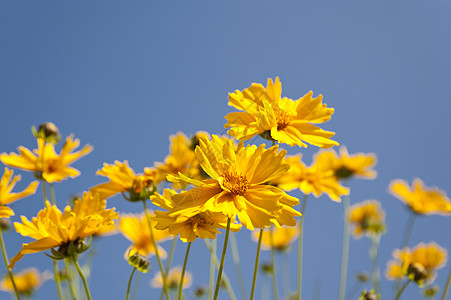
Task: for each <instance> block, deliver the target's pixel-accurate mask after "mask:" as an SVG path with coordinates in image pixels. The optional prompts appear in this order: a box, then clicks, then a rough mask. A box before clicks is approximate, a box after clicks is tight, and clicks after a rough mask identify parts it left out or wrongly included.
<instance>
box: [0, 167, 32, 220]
mask: <svg viewBox="0 0 451 300" xmlns="http://www.w3.org/2000/svg"><path fill="white" fill-rule="evenodd" d="M13 174H14V171H13V170H9V169H8V168H5V172H4V173H3V176H2V179H1V181H0V218H9V217H10V216H14V211H13V210H12V209H11V208H9V207H7V206H6V205H7V204H10V203H11V202H14V201H16V200H19V199H22V198H25V197H27V196H29V195H32V194H34V193H35V192H36V189H37V187H38V184H39V183H38V182H37V181H33V182H32V183H30V184H29V185H28V186H27V187H26V188H25V190H23V191H22V192H19V193H12V192H11V191H12V189H13V188H14V186H15V185H16V183H17V182H18V181H19V180H20V175H17V176H14V177H13Z"/></svg>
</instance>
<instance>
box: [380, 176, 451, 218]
mask: <svg viewBox="0 0 451 300" xmlns="http://www.w3.org/2000/svg"><path fill="white" fill-rule="evenodd" d="M389 190H390V193H391V194H392V195H393V196H395V197H396V198H398V199H399V200H401V201H402V202H404V203H405V204H406V205H407V206H408V207H409V208H410V209H411V210H412V211H413V212H415V213H417V214H425V215H431V214H438V215H450V213H451V203H450V200H449V199H448V197H446V193H445V192H444V191H441V190H439V189H438V188H437V187H432V188H428V187H425V186H424V185H423V182H422V181H421V180H420V179H418V178H416V179H414V180H413V183H412V187H409V184H408V183H407V182H405V181H404V180H401V179H395V180H393V181H392V182H391V183H390V188H389Z"/></svg>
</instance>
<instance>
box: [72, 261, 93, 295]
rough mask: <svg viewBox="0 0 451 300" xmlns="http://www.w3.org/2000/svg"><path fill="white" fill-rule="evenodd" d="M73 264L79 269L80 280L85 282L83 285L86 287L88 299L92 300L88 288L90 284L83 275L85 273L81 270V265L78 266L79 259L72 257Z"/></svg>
mask: <svg viewBox="0 0 451 300" xmlns="http://www.w3.org/2000/svg"><path fill="white" fill-rule="evenodd" d="M72 262H73V263H74V265H75V268H77V271H78V275H80V278H81V280H82V281H83V285H84V287H85V292H86V297H87V298H88V300H92V298H91V293H90V292H89V288H88V282H87V281H86V277H85V275H84V274H83V271H82V270H81V268H80V265H79V264H78V261H77V258H76V257H75V256H72Z"/></svg>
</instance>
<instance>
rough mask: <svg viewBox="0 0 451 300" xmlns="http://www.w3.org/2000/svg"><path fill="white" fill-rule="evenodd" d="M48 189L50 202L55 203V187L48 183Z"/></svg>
mask: <svg viewBox="0 0 451 300" xmlns="http://www.w3.org/2000/svg"><path fill="white" fill-rule="evenodd" d="M49 190H50V202H51V203H52V205H55V204H56V201H55V188H54V187H53V183H49Z"/></svg>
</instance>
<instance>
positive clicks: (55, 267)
mask: <svg viewBox="0 0 451 300" xmlns="http://www.w3.org/2000/svg"><path fill="white" fill-rule="evenodd" d="M53 273H54V275H53V276H54V277H55V283H56V290H57V291H58V298H59V299H60V300H63V293H62V292H61V277H60V274H59V272H58V263H57V261H56V260H55V259H54V260H53Z"/></svg>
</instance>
